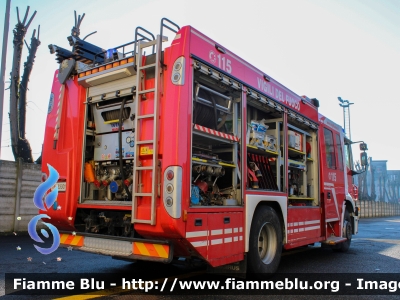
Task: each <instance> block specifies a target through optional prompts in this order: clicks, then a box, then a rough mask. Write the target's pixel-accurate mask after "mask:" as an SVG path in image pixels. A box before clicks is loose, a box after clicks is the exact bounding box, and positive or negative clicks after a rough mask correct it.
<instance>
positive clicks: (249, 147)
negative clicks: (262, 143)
mask: <svg viewBox="0 0 400 300" xmlns="http://www.w3.org/2000/svg"><path fill="white" fill-rule="evenodd" d="M247 151H249V152H251V153H257V154H263V155H267V156H268V155H270V156H278V152H274V151H271V150H267V149H262V148H258V147H256V146H252V145H247Z"/></svg>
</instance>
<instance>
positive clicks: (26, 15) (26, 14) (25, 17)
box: [22, 6, 30, 24]
mask: <svg viewBox="0 0 400 300" xmlns="http://www.w3.org/2000/svg"><path fill="white" fill-rule="evenodd" d="M29 9H30V7H29V6H28V7H27V9H26V12H25V16H24V20H23V21H22V24H25V22H26V19H27V18H28V13H29Z"/></svg>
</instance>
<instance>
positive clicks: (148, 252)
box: [133, 242, 169, 258]
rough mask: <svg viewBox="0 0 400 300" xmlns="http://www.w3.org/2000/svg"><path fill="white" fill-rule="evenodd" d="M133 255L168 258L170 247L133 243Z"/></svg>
mask: <svg viewBox="0 0 400 300" xmlns="http://www.w3.org/2000/svg"><path fill="white" fill-rule="evenodd" d="M133 254H136V255H143V256H150V257H159V258H168V255H169V245H161V244H150V243H142V242H133Z"/></svg>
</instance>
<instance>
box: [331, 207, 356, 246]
mask: <svg viewBox="0 0 400 300" xmlns="http://www.w3.org/2000/svg"><path fill="white" fill-rule="evenodd" d="M342 230H343V233H342V236H343V237H346V238H347V241H345V242H343V243H340V244H339V245H338V246H337V247H335V248H333V251H335V252H347V251H348V250H349V249H350V244H351V238H352V235H353V225H352V224H351V217H350V213H349V211H348V210H347V209H346V210H345V212H344V220H343V229H342Z"/></svg>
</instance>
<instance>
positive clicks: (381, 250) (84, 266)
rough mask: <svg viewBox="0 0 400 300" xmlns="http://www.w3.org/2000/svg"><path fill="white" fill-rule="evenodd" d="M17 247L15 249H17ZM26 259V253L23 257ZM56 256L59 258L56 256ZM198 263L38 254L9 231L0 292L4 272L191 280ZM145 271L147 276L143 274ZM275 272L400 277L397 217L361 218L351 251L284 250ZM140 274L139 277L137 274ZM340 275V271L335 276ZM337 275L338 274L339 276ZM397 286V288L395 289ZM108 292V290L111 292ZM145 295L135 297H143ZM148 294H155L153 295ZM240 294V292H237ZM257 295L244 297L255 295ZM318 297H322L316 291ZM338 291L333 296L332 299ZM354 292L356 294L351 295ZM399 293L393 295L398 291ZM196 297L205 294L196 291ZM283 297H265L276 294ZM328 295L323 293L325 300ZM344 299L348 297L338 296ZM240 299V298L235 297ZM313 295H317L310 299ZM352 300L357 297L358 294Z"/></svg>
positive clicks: (0, 242) (2, 239) (1, 243)
mask: <svg viewBox="0 0 400 300" xmlns="http://www.w3.org/2000/svg"><path fill="white" fill-rule="evenodd" d="M18 248H20V250H18ZM28 258H31V260H30V261H28ZM57 258H60V259H57ZM199 270H200V269H199V268H183V267H180V266H171V265H163V264H154V263H144V264H141V263H140V264H134V263H129V262H125V261H118V260H113V259H112V258H110V257H106V256H101V255H95V254H90V253H85V252H80V251H68V250H67V249H66V248H60V249H58V250H57V251H55V252H54V253H52V254H50V255H42V254H40V253H39V252H37V251H36V249H35V248H34V247H33V241H32V240H31V239H30V237H29V236H26V235H25V236H24V235H11V236H0V295H4V291H5V287H4V276H5V273H91V274H104V273H121V272H129V274H135V275H136V276H139V277H143V279H146V278H149V279H156V278H164V277H175V276H182V275H183V274H186V276H192V278H194V279H205V278H206V279H207V278H210V277H209V275H206V276H205V275H193V272H194V271H199ZM144 272H146V275H144ZM278 273H283V274H286V273H338V274H340V273H368V274H370V273H372V274H379V273H399V276H398V281H400V217H392V218H378V219H362V220H361V221H360V233H359V234H358V235H357V236H355V237H354V238H353V241H352V245H351V248H350V250H349V251H348V252H347V253H335V252H333V251H331V250H330V249H326V248H321V247H320V246H319V245H318V244H317V245H315V246H314V247H307V248H301V249H299V250H296V251H291V252H285V253H284V256H283V257H282V260H281V264H280V267H279V270H278ZM142 275H143V276H142ZM338 276H340V275H338ZM339 279H340V278H337V280H339ZM399 289H400V288H399ZM110 292H111V294H112V291H110ZM143 296H144V294H139V295H137V293H136V296H135V297H139V298H143ZM111 297H113V298H114V299H115V297H118V299H119V298H121V299H124V298H126V299H128V298H129V297H132V295H130V294H129V293H122V294H121V295H120V296H116V295H114V296H107V297H101V299H106V298H107V299H108V298H110V299H111ZM148 297H151V298H152V299H153V298H160V297H155V296H146V297H145V299H147V298H148ZM228 297H229V299H231V298H232V296H219V297H218V298H219V299H220V298H226V299H228ZM238 297H240V299H242V298H243V297H245V296H236V298H238ZM261 297H262V296H258V297H255V296H251V297H250V296H249V297H248V298H249V299H257V298H261ZM288 297H290V298H291V299H294V298H295V299H310V298H311V297H310V296H295V297H294V296H288ZM318 297H319V298H320V297H321V296H318ZM337 297H338V296H336V297H332V299H333V298H335V299H337ZM353 297H356V296H353ZM392 297H396V296H362V297H361V298H362V299H381V298H382V299H387V298H392ZM397 297H398V295H397ZM6 298H9V299H21V296H6ZM35 298H37V299H45V298H47V299H50V298H51V297H43V296H37V297H35ZM161 298H162V299H169V298H171V299H184V297H182V296H177V297H167V296H165V295H164V296H162V297H161ZM197 298H198V299H202V298H204V296H198V297H197ZM281 298H282V296H279V297H278V296H276V297H270V296H269V299H281ZM330 298H331V296H324V299H330ZM341 298H343V299H347V298H349V297H348V296H346V297H341ZM238 299H239V298H238ZM315 299H317V298H315ZM357 299H360V297H359V296H358V298H357Z"/></svg>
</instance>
